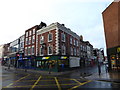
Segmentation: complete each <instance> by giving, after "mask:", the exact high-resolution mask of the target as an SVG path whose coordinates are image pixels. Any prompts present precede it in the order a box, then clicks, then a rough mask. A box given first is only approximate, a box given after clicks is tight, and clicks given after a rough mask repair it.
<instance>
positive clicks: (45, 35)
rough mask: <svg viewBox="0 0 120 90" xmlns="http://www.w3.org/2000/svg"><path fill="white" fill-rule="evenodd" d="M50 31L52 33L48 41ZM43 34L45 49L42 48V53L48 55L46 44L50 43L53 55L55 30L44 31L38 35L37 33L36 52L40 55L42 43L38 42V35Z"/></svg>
mask: <svg viewBox="0 0 120 90" xmlns="http://www.w3.org/2000/svg"><path fill="white" fill-rule="evenodd" d="M49 33H51V34H52V41H51V42H49V41H48V34H49ZM41 36H43V37H44V44H45V50H44V55H48V46H49V45H51V46H52V47H53V50H52V53H53V55H55V53H56V46H55V44H56V30H51V31H49V32H45V33H42V34H40V35H38V43H37V45H38V49H37V52H38V55H40V47H41V46H42V45H43V44H41V43H40V37H41Z"/></svg>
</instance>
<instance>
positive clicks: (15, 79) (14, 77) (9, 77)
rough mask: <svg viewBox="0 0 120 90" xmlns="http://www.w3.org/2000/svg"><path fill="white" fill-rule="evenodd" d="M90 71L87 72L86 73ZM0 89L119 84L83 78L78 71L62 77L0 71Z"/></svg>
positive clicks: (62, 87)
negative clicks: (0, 75) (0, 74)
mask: <svg viewBox="0 0 120 90" xmlns="http://www.w3.org/2000/svg"><path fill="white" fill-rule="evenodd" d="M96 70H97V69H96V68H94V69H93V70H92V71H93V72H94V73H95V71H96ZM90 71H91V70H88V72H90ZM81 72H85V70H83V71H82V70H81ZM2 87H3V89H2V90H6V88H23V89H24V88H25V89H28V90H33V89H35V88H54V89H57V90H62V89H67V90H72V89H79V88H120V83H116V82H109V81H102V80H101V81H100V80H94V79H89V78H83V77H81V76H80V70H78V72H76V71H75V72H71V73H68V74H64V75H41V74H40V73H35V72H34V73H29V72H24V71H19V70H15V71H13V70H11V69H8V70H5V69H2Z"/></svg>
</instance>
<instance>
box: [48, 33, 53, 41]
mask: <svg viewBox="0 0 120 90" xmlns="http://www.w3.org/2000/svg"><path fill="white" fill-rule="evenodd" d="M50 35H52V37H51V40H49V39H50V37H49V36H50ZM52 41H53V34H52V33H49V34H48V42H52Z"/></svg>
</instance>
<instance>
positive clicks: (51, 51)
mask: <svg viewBox="0 0 120 90" xmlns="http://www.w3.org/2000/svg"><path fill="white" fill-rule="evenodd" d="M52 53H53V47H52V46H51V45H49V46H48V55H52Z"/></svg>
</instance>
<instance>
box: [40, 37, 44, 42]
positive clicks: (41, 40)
mask: <svg viewBox="0 0 120 90" xmlns="http://www.w3.org/2000/svg"><path fill="white" fill-rule="evenodd" d="M43 43H44V36H41V37H40V44H43Z"/></svg>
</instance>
